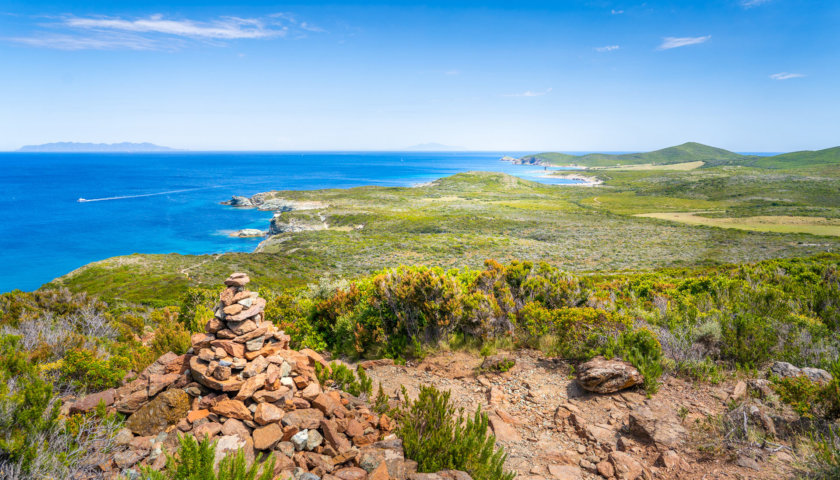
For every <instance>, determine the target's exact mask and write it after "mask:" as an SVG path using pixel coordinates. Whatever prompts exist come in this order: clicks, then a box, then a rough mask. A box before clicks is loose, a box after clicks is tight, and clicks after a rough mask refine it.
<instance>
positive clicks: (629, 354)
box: [600, 328, 664, 394]
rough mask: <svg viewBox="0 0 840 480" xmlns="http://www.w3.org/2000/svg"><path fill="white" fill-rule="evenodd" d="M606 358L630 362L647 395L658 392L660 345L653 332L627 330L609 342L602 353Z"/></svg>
mask: <svg viewBox="0 0 840 480" xmlns="http://www.w3.org/2000/svg"><path fill="white" fill-rule="evenodd" d="M600 353H603V354H604V355H605V356H607V357H621V358H622V359H623V360H625V361H627V362H630V363H631V364H633V366H634V367H636V368H637V369H638V370H639V373H641V374H642V376H643V377H644V387H645V390H646V391H647V392H648V394H653V393H656V391H657V390H659V377H661V376H662V370H663V365H662V362H663V359H664V358H663V355H662V345H661V344H660V343H659V340H658V339H657V338H656V335H654V333H653V332H651V331H650V330H648V329H647V328H640V329H638V330H627V331H624V332H622V333H621V334H620V335H619V336H618V337H617V338H616V339H614V340H611V341H610V342H608V343H607V345H606V346H604V347H603V349H602V351H601V352H600Z"/></svg>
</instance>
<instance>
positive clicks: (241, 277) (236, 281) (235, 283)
mask: <svg viewBox="0 0 840 480" xmlns="http://www.w3.org/2000/svg"><path fill="white" fill-rule="evenodd" d="M250 281H251V279H250V278H249V277H248V274H247V273H241V272H237V273H231V274H230V276H229V277H228V278H227V279H226V280H225V285H227V286H228V287H244V286H245V285H247V284H248V282H250ZM231 298H232V297H231Z"/></svg>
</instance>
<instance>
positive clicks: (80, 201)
mask: <svg viewBox="0 0 840 480" xmlns="http://www.w3.org/2000/svg"><path fill="white" fill-rule="evenodd" d="M76 201H77V202H79V203H82V202H87V199H86V198H81V197H80V198H79V199H78V200H76Z"/></svg>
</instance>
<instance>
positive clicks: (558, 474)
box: [548, 465, 583, 480]
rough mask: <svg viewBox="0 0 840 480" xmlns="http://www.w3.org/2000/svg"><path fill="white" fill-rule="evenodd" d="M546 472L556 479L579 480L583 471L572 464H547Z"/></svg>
mask: <svg viewBox="0 0 840 480" xmlns="http://www.w3.org/2000/svg"><path fill="white" fill-rule="evenodd" d="M548 473H550V474H551V476H553V477H554V478H556V479H558V480H580V479H582V478H583V471H582V470H581V469H580V467H576V466H574V465H549V466H548Z"/></svg>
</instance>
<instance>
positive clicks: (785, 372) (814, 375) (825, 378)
mask: <svg viewBox="0 0 840 480" xmlns="http://www.w3.org/2000/svg"><path fill="white" fill-rule="evenodd" d="M769 373H770V375H775V376H777V377H781V378H792V377H808V378H809V379H810V380H811V381H812V382H816V383H828V382H830V381H831V380H833V378H834V377H832V376H831V374H830V373H828V372H827V371H825V370H823V369H821V368H813V367H803V368H799V367H796V366H794V365H791V364H790V363H788V362H773V365H770V372H769Z"/></svg>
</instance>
